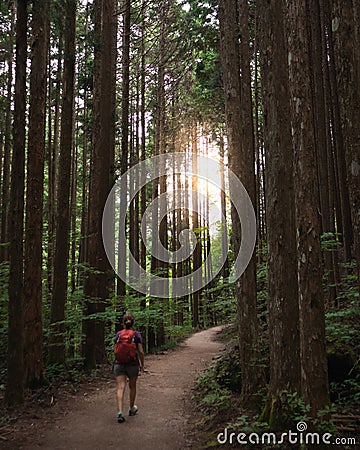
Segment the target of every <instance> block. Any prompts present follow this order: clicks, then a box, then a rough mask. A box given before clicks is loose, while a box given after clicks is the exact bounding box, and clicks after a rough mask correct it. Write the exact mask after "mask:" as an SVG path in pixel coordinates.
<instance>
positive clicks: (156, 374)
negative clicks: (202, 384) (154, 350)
mask: <svg viewBox="0 0 360 450" xmlns="http://www.w3.org/2000/svg"><path fill="white" fill-rule="evenodd" d="M220 329H221V327H217V328H212V329H211V330H206V331H202V332H200V333H197V334H195V335H193V336H192V337H190V338H189V339H187V340H186V341H185V342H184V343H183V344H181V345H180V346H179V347H178V348H177V349H175V350H174V351H171V352H168V353H167V354H165V355H154V356H149V357H148V358H147V359H146V361H145V367H146V370H147V371H148V372H147V373H145V374H144V375H142V376H141V377H140V378H139V380H138V397H137V402H136V403H137V405H138V407H139V413H138V415H136V416H135V417H126V422H124V423H123V424H118V423H117V422H116V403H115V384H112V383H108V384H106V385H105V387H104V389H102V390H99V391H98V392H97V393H95V394H92V395H89V396H88V397H85V398H83V399H81V400H80V402H78V401H77V402H76V404H74V406H73V407H72V408H71V411H69V413H68V414H66V415H65V416H61V417H60V418H59V421H58V422H57V423H56V424H54V425H52V426H51V427H50V428H48V429H46V430H42V429H40V430H39V432H38V441H34V440H32V443H31V444H26V443H24V445H22V446H21V447H18V448H22V449H26V450H30V449H31V450H32V449H39V448H40V449H46V450H60V449H61V450H65V449H66V450H83V449H84V450H85V449H86V450H107V449H118V450H121V449H130V448H131V449H139V450H140V449H141V450H182V449H186V448H191V436H189V425H188V424H187V418H188V417H189V411H187V410H186V405H188V404H189V402H188V401H187V400H188V399H189V397H190V395H191V392H190V388H191V386H192V385H193V383H194V381H195V379H196V377H197V375H198V373H199V372H200V371H201V370H203V369H204V368H205V367H206V366H207V365H208V364H209V363H210V361H211V359H212V357H213V356H214V355H215V354H216V353H218V352H219V351H220V349H221V348H222V347H223V344H221V343H219V342H216V341H214V340H213V339H214V337H215V334H216V332H217V331H218V330H220ZM125 395H126V403H125V408H124V409H125V411H127V410H128V388H127V389H126V393H125Z"/></svg>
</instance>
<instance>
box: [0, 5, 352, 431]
mask: <svg viewBox="0 0 360 450" xmlns="http://www.w3.org/2000/svg"><path fill="white" fill-rule="evenodd" d="M0 8H1V18H0V112H1V113H0V204H1V209H0V310H1V325H2V327H1V330H0V333H1V334H0V354H1V363H0V385H1V391H2V397H3V398H4V401H5V404H7V405H9V406H12V405H17V404H21V403H23V402H24V398H25V396H26V395H27V392H28V391H29V389H35V388H39V387H41V386H44V385H45V384H47V383H49V382H51V380H54V379H57V378H61V377H62V376H64V373H66V372H67V371H69V370H73V368H74V367H76V370H78V371H80V372H81V371H85V372H86V371H87V372H88V371H92V370H94V369H96V368H97V367H99V365H101V364H106V363H107V362H108V361H109V360H111V358H112V349H113V348H112V345H113V343H112V339H113V336H114V334H115V331H117V330H118V329H119V327H120V326H121V319H122V316H123V314H124V313H125V312H127V311H128V312H131V313H133V314H134V315H135V316H136V323H137V328H138V329H139V330H140V331H141V332H142V334H143V336H144V338H145V348H146V351H147V352H153V351H156V350H159V349H163V348H169V347H170V346H172V345H174V343H176V342H178V341H179V340H180V339H182V338H183V337H184V336H186V335H188V334H189V333H191V332H193V331H195V330H199V329H204V328H208V327H211V326H214V325H219V324H229V323H232V324H235V328H234V335H233V339H235V342H236V345H235V347H234V348H235V350H232V351H233V352H235V353H236V355H237V356H236V364H235V363H234V362H232V363H231V362H229V367H228V368H227V369H226V370H227V371H228V372H227V373H228V379H229V380H233V379H234V377H233V375H234V373H235V372H236V373H237V374H238V375H239V376H238V377H235V379H234V383H235V384H234V385H235V388H234V390H235V391H236V392H237V393H238V394H239V398H240V399H241V408H242V410H245V411H257V412H258V413H259V414H260V420H261V422H264V423H267V424H268V425H269V426H270V428H273V429H277V430H281V429H283V427H285V426H287V424H288V421H289V420H290V419H289V417H290V418H291V420H292V419H293V417H294V414H295V412H294V410H296V407H298V405H299V402H301V404H302V405H305V406H306V408H307V409H306V411H307V412H308V414H309V415H310V416H311V417H312V418H313V419H314V420H315V418H317V419H318V418H319V417H323V416H324V415H325V417H327V418H329V417H330V415H331V413H334V411H335V413H336V412H337V413H338V414H339V413H342V414H343V415H344V414H345V417H346V414H348V413H349V411H352V412H354V411H355V412H356V411H357V412H358V411H359V387H360V371H359V349H360V341H359V323H360V321H359V315H360V309H359V286H360V145H359V142H360V128H359V124H358V117H359V113H360V111H359V110H360V50H359V49H360V26H359V24H360V6H359V4H358V2H356V1H353V0H319V1H318V2H311V1H308V0H281V1H276V0H266V1H261V0H259V1H257V0H219V1H216V0H209V1H202V0H200V1H195V0H187V1H185V0H159V1H158V2H149V1H147V0H136V1H130V0H123V1H118V0H116V1H114V0H94V1H93V2H91V1H85V0H83V1H76V0H36V1H35V0H34V1H27V0H18V1H17V2H15V1H14V0H6V1H5V0H4V1H2V2H1V4H0ZM179 154H181V156H180V157H178V158H177V159H176V158H175V157H174V159H171V158H172V156H171V155H179ZM152 157H159V158H160V159H157V160H156V161H162V164H164V167H160V166H156V170H158V172H156V170H154V173H152V176H151V180H148V181H149V182H147V183H144V184H142V183H141V180H142V179H143V178H142V176H145V179H146V174H145V175H144V174H143V172H141V171H140V172H131V173H132V174H134V173H135V175H132V176H130V177H129V176H127V174H128V173H129V172H128V171H129V170H130V169H131V168H133V169H134V168H135V167H140V166H141V163H144V164H145V163H146V162H147V161H149V160H150V158H152ZM166 158H167V159H166ZM209 159H211V160H213V161H216V164H217V165H216V167H217V168H218V173H217V174H216V175H214V173H211V163H209V164H210V165H209V166H208V165H207V164H208V163H207V162H206V161H208V160H209ZM141 167H147V166H145V165H144V166H141ZM144 170H145V169H144ZM145 171H146V170H145ZM209 171H210V172H209ZM230 174H234V175H235V176H236V177H237V178H238V179H239V180H240V181H241V183H242V186H243V187H244V188H245V190H246V192H247V194H246V195H247V197H246V198H249V200H251V203H252V207H253V214H254V219H255V218H256V227H255V228H254V230H253V233H254V236H253V238H254V251H253V252H252V255H250V256H251V257H249V258H248V260H247V261H246V267H244V268H243V269H244V270H240V269H239V267H238V266H237V263H236V261H237V257H238V255H239V254H241V251H242V250H241V249H242V245H243V243H242V237H244V236H246V237H247V234H246V230H247V228H246V227H247V225H246V223H247V220H248V216H247V214H248V213H247V212H246V213H245V212H244V210H239V209H238V208H236V200H237V199H238V197H242V195H243V194H241V193H240V190H239V187H238V185H237V184H236V182H234V181H233V178H232V175H230ZM214 179H215V180H216V183H215V184H216V185H217V190H216V191H214V188H213V184H214ZM119 180H123V181H122V184H121V188H120V191H119V192H118V194H117V198H116V199H115V200H114V199H113V200H112V201H113V203H111V205H112V207H113V208H114V210H112V211H113V212H112V214H113V215H112V216H111V218H112V219H111V220H110V221H109V223H110V225H109V226H110V231H109V230H108V231H109V233H110V235H111V239H112V240H110V244H111V245H110V246H111V252H113V256H112V257H109V253H108V252H106V249H105V248H104V242H103V234H104V232H107V231H106V230H105V231H104V229H103V227H104V222H103V212H104V208H105V203H106V201H107V199H108V196H109V193H110V192H112V191H111V190H112V187H113V186H114V185H115V186H119V184H118V183H119ZM241 192H242V191H241ZM117 200H119V202H117ZM125 207H126V208H125ZM124 208H125V209H124ZM149 209H151V215H149V214H148V211H149ZM213 209H217V210H218V213H219V215H218V217H217V218H216V219H214V218H213ZM249 214H250V215H251V214H252V212H251V213H249ZM244 216H246V217H244ZM121 218H122V219H123V231H121V232H120V231H119V227H120V225H119V222H120V220H121ZM249 220H250V219H249ZM112 227H113V228H112ZM120 228H121V227H120ZM187 230H188V231H189V233H188V234H186V232H187ZM122 232H123V234H121V233H122ZM250 234H251V233H250ZM251 236H252V235H251ZM184 243H185V244H184ZM249 245H250V244H249ZM185 247H186V248H185ZM182 249H183V250H184V249H185V250H186V252H187V253H186V255H185V256H183V257H180V256H178V257H175V256H174V255H175V254H179V255H180V252H181V250H182ZM165 254H166V255H173V256H172V257H162V256H161V255H165ZM130 256H131V257H130ZM114 269H115V270H114ZM121 273H122V274H123V276H119V274H121ZM143 273H146V274H149V276H150V280H154V279H161V283H162V289H163V291H162V294H161V295H159V292H158V291H157V290H154V282H152V281H150V284H147V281H144V278H143V277H142V276H141V274H143ZM151 277H153V278H151ZM155 277H157V278H155ZM146 280H147V278H146ZM152 283H153V284H152ZM177 286H181V290H180V291H179V290H178V288H177ZM179 292H181V294H179ZM217 367H218V371H219V370H220V366H217ZM213 370H216V369H213ZM217 375H218V373H217V374H216V373H215V374H213V376H214V378H216V379H218V376H217ZM227 387H229V385H227ZM289 399H292V400H291V401H290V400H289ZM294 399H296V401H295V400H294ZM296 402H297V403H296ZM295 403H296V405H295V406H294V404H295ZM305 406H304V407H305ZM331 408H333V409H331ZM345 421H346V419H345Z"/></svg>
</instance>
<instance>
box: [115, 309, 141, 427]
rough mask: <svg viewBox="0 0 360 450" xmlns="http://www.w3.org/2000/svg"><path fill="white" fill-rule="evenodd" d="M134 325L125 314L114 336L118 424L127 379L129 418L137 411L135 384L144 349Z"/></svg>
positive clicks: (132, 318) (131, 317) (132, 319)
mask: <svg viewBox="0 0 360 450" xmlns="http://www.w3.org/2000/svg"><path fill="white" fill-rule="evenodd" d="M134 323H135V319H134V316H133V315H132V314H125V316H124V318H123V325H124V328H123V329H122V330H121V331H119V332H118V333H116V336H115V350H114V354H115V362H114V375H115V377H116V384H117V390H116V399H117V406H118V415H117V421H118V422H119V423H122V422H124V421H125V416H124V413H123V405H124V393H125V388H126V380H127V379H128V380H129V391H130V392H129V394H130V408H129V416H134V415H135V414H136V413H137V411H138V408H137V406H136V405H135V398H136V382H137V378H138V375H139V372H140V371H141V372H143V371H144V349H143V346H142V337H141V334H140V333H139V332H138V331H135V330H134V329H133V327H134Z"/></svg>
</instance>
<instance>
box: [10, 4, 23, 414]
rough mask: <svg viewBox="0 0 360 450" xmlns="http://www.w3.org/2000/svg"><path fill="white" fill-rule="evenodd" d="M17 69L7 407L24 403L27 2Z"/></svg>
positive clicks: (18, 30) (20, 9)
mask: <svg viewBox="0 0 360 450" xmlns="http://www.w3.org/2000/svg"><path fill="white" fill-rule="evenodd" d="M16 15H17V17H16V19H17V20H16V66H15V98H14V102H15V105H14V123H13V153H12V164H11V167H12V170H11V179H12V183H11V190H10V216H9V231H10V274H9V312H8V352H7V358H8V359H7V383H6V391H5V401H6V403H7V404H8V405H10V406H12V405H16V404H20V403H22V402H23V400H24V315H23V308H24V291H23V289H24V285H23V281H24V274H23V268H24V266H23V250H24V249H23V233H24V179H25V136H26V133H25V113H26V63H27V0H19V1H18V2H17V10H16Z"/></svg>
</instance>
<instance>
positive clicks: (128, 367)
mask: <svg viewBox="0 0 360 450" xmlns="http://www.w3.org/2000/svg"><path fill="white" fill-rule="evenodd" d="M139 369H140V366H139V365H138V364H133V363H128V364H120V363H117V362H116V363H114V375H115V376H116V377H121V376H126V377H128V378H137V377H138V375H139Z"/></svg>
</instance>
